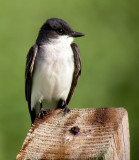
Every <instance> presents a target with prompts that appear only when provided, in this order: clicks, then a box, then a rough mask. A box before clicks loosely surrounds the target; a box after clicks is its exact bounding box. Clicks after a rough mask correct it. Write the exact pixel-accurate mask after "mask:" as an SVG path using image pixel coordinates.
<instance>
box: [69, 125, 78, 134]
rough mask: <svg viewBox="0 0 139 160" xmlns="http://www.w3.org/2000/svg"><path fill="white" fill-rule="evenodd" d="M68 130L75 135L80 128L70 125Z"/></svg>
mask: <svg viewBox="0 0 139 160" xmlns="http://www.w3.org/2000/svg"><path fill="white" fill-rule="evenodd" d="M70 132H71V133H72V134H74V135H77V134H78V133H79V132H80V128H79V127H78V126H75V127H72V128H71V129H70Z"/></svg>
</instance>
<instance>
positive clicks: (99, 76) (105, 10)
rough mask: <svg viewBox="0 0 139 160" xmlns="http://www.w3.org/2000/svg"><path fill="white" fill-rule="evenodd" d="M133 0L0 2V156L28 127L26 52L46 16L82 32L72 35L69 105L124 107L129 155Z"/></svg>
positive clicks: (133, 118)
mask: <svg viewBox="0 0 139 160" xmlns="http://www.w3.org/2000/svg"><path fill="white" fill-rule="evenodd" d="M138 4H139V1H137V0H127V1H121V0H117V1H111V0H105V1H102V0H97V1H95V0H84V1H81V0H76V1H75V0H70V1H66V0H59V1H58V0H57V1H55V0H40V1H34V0H30V1H29V0H24V1H20V0H12V1H5V0H1V1H0V76H1V77H0V160H14V159H15V157H16V155H17V153H18V152H19V150H20V148H21V145H22V143H23V140H24V138H25V137H26V134H27V132H28V130H29V128H30V117H29V113H28V107H27V103H26V101H25V94H24V69H25V59H26V55H27V52H28V50H29V48H30V47H31V45H33V44H34V42H35V40H36V37H37V35H38V31H39V29H40V27H41V25H42V24H43V23H44V22H45V20H46V19H48V18H51V17H57V18H62V19H64V20H65V21H67V22H68V23H69V24H70V26H71V27H72V28H73V29H75V30H77V31H79V32H83V33H85V35H86V36H85V37H83V38H79V39H76V43H77V44H78V45H79V48H80V51H81V58H82V76H81V78H80V81H79V83H78V87H77V88H76V92H75V94H74V96H73V98H72V101H71V103H70V107H71V108H77V107H79V108H86V107H88V108H91V107H96V108H97V107H125V108H126V109H127V111H128V114H129V122H130V136H131V159H132V160H138V159H139V157H138V158H137V156H138V154H137V153H138V150H139V147H138V143H139V132H138V131H139V113H138V112H139V101H138V98H139V97H138V95H139V85H138V82H139V76H138V73H139V65H138V58H139V56H138V55H139V53H138V52H139V43H138V41H137V40H138V37H139V26H138V24H139V19H138V18H139V11H138Z"/></svg>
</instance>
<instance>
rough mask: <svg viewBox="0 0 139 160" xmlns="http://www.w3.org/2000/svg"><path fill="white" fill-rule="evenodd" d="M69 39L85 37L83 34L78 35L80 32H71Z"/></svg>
mask: <svg viewBox="0 0 139 160" xmlns="http://www.w3.org/2000/svg"><path fill="white" fill-rule="evenodd" d="M70 36H71V37H82V36H85V34H83V33H80V32H72V33H71V35H70Z"/></svg>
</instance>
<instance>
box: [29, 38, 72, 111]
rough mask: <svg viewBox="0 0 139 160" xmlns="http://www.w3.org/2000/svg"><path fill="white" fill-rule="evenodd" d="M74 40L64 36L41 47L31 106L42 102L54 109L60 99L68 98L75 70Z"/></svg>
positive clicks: (36, 66) (45, 106)
mask: <svg viewBox="0 0 139 160" xmlns="http://www.w3.org/2000/svg"><path fill="white" fill-rule="evenodd" d="M72 40H73V39H70V38H68V37H66V36H62V38H60V39H56V40H53V41H52V42H51V43H49V44H46V45H42V46H41V47H40V49H39V53H38V54H37V59H36V64H35V73H34V76H33V85H32V94H31V108H34V107H36V106H37V105H39V103H40V102H42V104H43V108H47V109H48V108H49V109H54V108H56V107H57V103H58V101H59V99H63V100H66V99H67V96H68V93H69V91H70V87H71V83H72V78H73V72H74V59H73V52H72V49H71V46H70V44H71V42H72Z"/></svg>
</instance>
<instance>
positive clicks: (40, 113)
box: [38, 108, 47, 119]
mask: <svg viewBox="0 0 139 160" xmlns="http://www.w3.org/2000/svg"><path fill="white" fill-rule="evenodd" d="M46 114H47V111H46V110H44V109H43V108H41V109H40V112H39V114H38V118H42V119H44V118H45V116H46Z"/></svg>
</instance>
